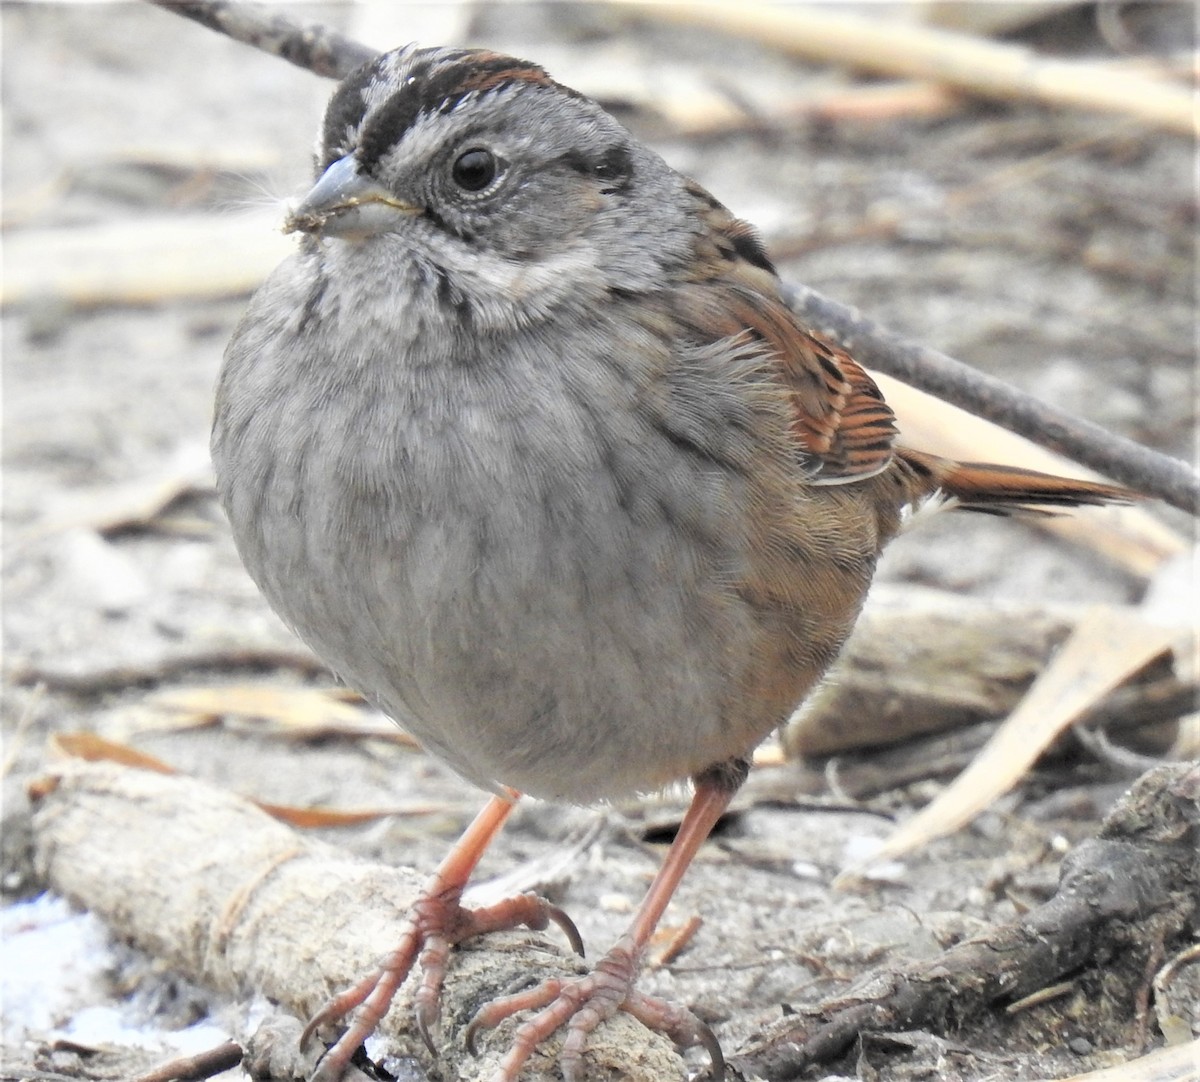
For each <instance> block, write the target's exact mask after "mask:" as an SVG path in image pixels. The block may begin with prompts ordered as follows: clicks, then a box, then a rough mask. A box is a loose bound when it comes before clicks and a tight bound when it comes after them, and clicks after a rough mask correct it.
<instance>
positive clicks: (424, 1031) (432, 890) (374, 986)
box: [301, 789, 583, 1082]
mask: <svg viewBox="0 0 1200 1082" xmlns="http://www.w3.org/2000/svg"><path fill="white" fill-rule="evenodd" d="M519 797H520V794H519V793H517V792H516V791H515V790H511V789H510V790H508V791H507V792H506V793H505V795H504V796H494V797H492V798H491V800H489V801H488V803H487V804H486V805H485V806H484V808H483V810H482V811H480V813H479V814H478V815H477V816H476V817H475V819H474V820H473V821H472V822H471V825H470V826H468V827H467V829H466V831H465V832H464V833H463V836H462V837H461V838H460V839H459V840H458V841H457V842H456V843H455V845H454V847H453V848H452V849H451V850H450V852H449V853H448V854H446V859H445V860H443V861H442V863H441V864H440V865H439V866H438V869H437V871H435V872H434V873H433V875H432V876H431V877H430V879H429V882H428V883H426V885H425V889H424V890H423V891H422V892H421V895H420V896H419V897H418V898H417V900H416V902H414V903H413V907H412V910H411V912H410V914H409V919H408V924H407V927H406V928H405V931H404V934H403V935H402V936H401V938H400V943H399V944H398V945H397V946H396V949H395V950H393V951H392V952H391V953H390V954H388V955H386V956H385V957H384V958H383V960H382V961H381V962H380V963H379V967H378V968H377V969H376V970H375V971H374V972H372V973H370V974H368V975H367V976H366V977H364V978H363V979H362V980H361V981H359V982H358V984H356V985H354V986H353V987H352V988H348V989H346V991H344V992H341V993H339V994H338V995H336V996H334V998H333V999H331V1000H330V1001H329V1002H328V1003H327V1004H326V1005H325V1006H324V1007H323V1008H322V1009H321V1010H320V1011H318V1012H317V1014H316V1015H315V1016H314V1017H313V1019H312V1020H311V1021H310V1022H309V1023H308V1025H307V1026H306V1027H305V1030H304V1033H303V1035H302V1036H301V1043H302V1044H304V1043H306V1042H307V1041H308V1040H309V1038H310V1037H311V1036H312V1035H313V1033H315V1032H316V1030H317V1029H318V1028H320V1027H321V1026H323V1025H325V1024H326V1023H328V1022H333V1021H336V1020H337V1019H339V1018H341V1017H343V1016H344V1015H346V1014H347V1013H349V1012H350V1011H353V1012H354V1014H353V1017H352V1018H351V1019H350V1025H349V1027H348V1028H347V1029H346V1032H345V1033H343V1034H342V1036H341V1037H340V1038H339V1039H338V1041H337V1043H336V1044H335V1045H334V1046H333V1047H332V1048H330V1049H329V1051H328V1052H327V1053H326V1054H325V1055H324V1057H322V1059H321V1061H320V1063H319V1065H318V1067H317V1071H316V1073H315V1074H314V1075H313V1082H337V1079H339V1078H341V1076H342V1073H343V1072H344V1071H345V1069H346V1066H347V1064H349V1062H350V1059H351V1058H352V1057H353V1055H354V1053H355V1052H356V1051H357V1049H358V1047H359V1045H361V1044H362V1043H363V1041H365V1040H366V1039H367V1037H369V1036H370V1035H371V1033H372V1031H373V1030H374V1029H375V1027H376V1026H377V1025H378V1024H379V1023H380V1021H381V1020H382V1019H383V1016H384V1015H385V1014H387V1011H388V1008H389V1007H390V1006H391V1002H392V999H393V998H394V996H395V995H396V992H397V990H398V989H399V988H400V986H401V985H402V984H403V983H404V981H405V979H406V978H407V977H408V974H409V972H410V971H411V970H412V968H413V965H414V963H416V964H417V965H418V966H419V968H420V970H421V983H420V985H419V986H418V988H417V992H416V995H415V997H414V999H415V1011H416V1016H417V1027H418V1028H419V1029H420V1031H421V1036H422V1037H423V1038H424V1040H425V1044H426V1045H427V1046H428V1047H429V1050H430V1052H431V1053H433V1054H435V1055H436V1049H435V1048H434V1043H433V1036H432V1030H433V1027H434V1026H435V1025H436V1024H437V1020H438V1014H439V1007H440V1000H441V991H442V983H443V981H444V979H445V976H446V961H447V958H448V956H449V953H450V948H451V947H452V946H454V944H456V943H461V942H462V941H463V940H464V939H469V938H471V937H472V936H475V935H480V934H482V933H484V932H491V931H497V930H500V929H504V928H516V927H518V926H520V925H526V926H528V927H530V928H533V929H535V930H538V931H540V930H541V929H543V928H545V927H547V925H548V924H549V923H550V922H551V921H553V922H554V923H555V924H557V925H558V926H559V927H560V928H562V929H563V931H564V932H565V933H566V935H567V938H568V939H569V940H570V942H571V946H572V947H573V948H574V949H575V951H576V952H577V953H579V954H582V953H583V944H582V943H581V942H580V938H579V932H578V931H577V930H576V928H575V925H574V923H573V922H572V921H571V919H570V917H568V916H567V915H566V914H565V913H564V912H563V911H562V910H561V909H559V908H558V907H557V906H553V905H551V904H550V903H549V902H547V901H545V900H544V899H542V898H539V897H537V895H534V894H522V895H520V896H519V897H516V898H508V899H506V900H505V901H503V902H500V903H498V904H497V905H493V906H488V907H486V908H483V909H474V910H472V909H464V908H463V907H462V906H461V905H460V900H461V898H462V893H463V889H464V887H465V886H466V884H467V880H468V879H469V878H470V875H471V873H472V872H473V871H474V870H475V866H476V865H477V864H478V863H479V860H480V858H481V857H482V856H483V853H484V851H485V850H486V849H487V847H488V844H489V843H490V842H491V840H492V839H493V838H494V837H495V836H496V834H497V833H498V832H499V830H500V828H501V826H503V825H504V821H505V819H507V818H508V816H509V813H510V812H511V811H512V810H513V807H514V806H515V804H516V801H517V800H518V799H519Z"/></svg>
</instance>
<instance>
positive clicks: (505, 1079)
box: [465, 936, 725, 1082]
mask: <svg viewBox="0 0 1200 1082" xmlns="http://www.w3.org/2000/svg"><path fill="white" fill-rule="evenodd" d="M639 961H640V952H639V951H638V950H637V949H636V948H635V947H634V946H633V941H632V940H631V939H630V938H629V937H628V936H625V937H623V938H622V939H620V940H618V942H617V944H616V946H614V947H613V949H612V950H610V951H609V952H608V953H607V954H606V955H605V956H604V957H603V958H601V959H600V961H599V962H597V963H596V966H595V968H594V969H593V970H592V971H591V972H590V973H588V974H586V975H585V976H582V977H575V978H559V977H554V978H550V979H549V980H545V981H542V982H541V983H540V984H538V985H537V986H535V987H534V988H531V989H528V990H525V991H521V992H516V993H514V994H512V995H507V996H501V997H500V998H498V999H494V1000H492V1002H491V1003H488V1004H487V1005H486V1006H484V1007H483V1008H481V1009H480V1010H479V1012H478V1013H477V1014H476V1015H475V1017H474V1018H473V1019H472V1020H471V1023H470V1025H469V1026H468V1027H467V1031H466V1034H465V1039H466V1043H467V1049H468V1051H470V1052H471V1053H472V1055H474V1054H475V1051H476V1039H477V1038H478V1036H479V1034H480V1032H481V1031H483V1030H486V1029H492V1028H494V1027H495V1026H497V1025H499V1024H500V1023H501V1022H503V1021H504V1020H505V1019H506V1018H511V1017H512V1016H513V1015H514V1014H516V1013H518V1012H519V1011H527V1010H533V1011H537V1013H536V1014H535V1015H534V1016H533V1017H532V1018H530V1019H529V1020H527V1021H526V1022H524V1023H522V1024H521V1025H520V1026H519V1027H518V1028H517V1031H516V1033H515V1034H514V1036H513V1042H512V1046H511V1047H510V1048H509V1050H508V1053H507V1054H506V1055H505V1057H504V1059H503V1060H502V1061H501V1063H500V1066H499V1068H497V1070H496V1073H495V1074H493V1075H492V1077H491V1078H490V1079H489V1082H516V1079H517V1076H518V1075H519V1074H520V1072H521V1068H522V1067H523V1066H524V1065H525V1063H526V1061H527V1060H528V1059H529V1057H530V1056H531V1055H533V1053H534V1051H535V1050H536V1048H537V1046H538V1045H539V1044H541V1043H542V1041H544V1040H546V1038H547V1037H549V1036H550V1035H551V1034H552V1033H554V1032H555V1030H557V1029H558V1028H559V1027H560V1026H563V1025H565V1026H566V1027H567V1033H566V1036H565V1037H564V1038H563V1042H562V1049H561V1050H560V1052H559V1056H558V1064H559V1068H560V1069H561V1070H562V1076H563V1079H564V1080H565V1082H582V1080H583V1079H584V1077H585V1073H584V1067H583V1052H584V1049H585V1047H586V1046H587V1041H588V1037H589V1036H590V1035H591V1034H592V1032H593V1031H594V1030H595V1029H596V1027H597V1026H599V1025H600V1023H601V1022H603V1021H605V1020H606V1019H608V1018H611V1017H612V1016H613V1015H615V1014H616V1013H617V1011H625V1012H627V1013H628V1014H631V1015H633V1017H634V1018H636V1019H637V1020H638V1021H639V1022H641V1023H642V1025H644V1026H645V1027H646V1028H647V1029H650V1030H654V1031H655V1032H658V1033H663V1034H665V1035H666V1036H668V1037H670V1038H671V1040H673V1041H674V1042H675V1044H676V1045H677V1046H678V1047H680V1048H689V1047H692V1046H694V1045H700V1046H703V1047H704V1048H705V1049H706V1051H707V1052H708V1054H709V1057H710V1059H711V1060H712V1070H711V1072H710V1076H709V1077H710V1078H711V1079H713V1080H714V1082H719V1080H720V1079H722V1078H724V1077H725V1060H724V1057H723V1056H722V1054H721V1046H720V1045H719V1044H718V1043H717V1039H716V1037H715V1036H714V1035H713V1032H712V1030H711V1029H709V1028H708V1026H706V1025H705V1024H704V1023H703V1022H701V1021H700V1019H699V1018H697V1017H696V1016H695V1015H694V1014H692V1012H691V1011H689V1010H688V1009H687V1008H686V1007H682V1006H679V1005H678V1004H674V1003H669V1002H667V1001H666V1000H662V999H656V998H654V997H652V996H646V995H643V994H642V993H641V992H638V991H636V990H635V988H634V982H635V981H636V979H637V974H638V968H639Z"/></svg>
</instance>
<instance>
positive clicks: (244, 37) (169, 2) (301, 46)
mask: <svg viewBox="0 0 1200 1082" xmlns="http://www.w3.org/2000/svg"><path fill="white" fill-rule="evenodd" d="M148 2H149V3H152V4H156V5H157V6H159V7H162V8H164V9H165V10H167V11H172V12H175V13H176V14H179V15H184V16H186V17H187V18H190V19H193V20H195V21H196V22H198V23H201V24H202V25H204V26H207V27H209V28H210V29H213V30H217V31H219V32H221V33H223V34H227V35H229V36H231V37H234V38H236V39H237V40H238V41H242V42H245V43H246V44H248V45H253V46H255V47H256V48H259V49H263V50H264V51H266V52H268V53H271V54H272V55H274V56H282V57H284V58H285V59H287V60H290V61H291V62H292V63H293V64H296V65H298V66H299V67H303V68H306V69H308V70H310V71H313V72H316V73H317V74H318V75H327V76H335V77H338V76H342V75H345V74H346V73H347V72H349V71H351V70H352V69H353V68H354V67H356V66H357V65H358V64H360V63H362V62H364V61H365V60H368V59H370V58H371V57H372V56H374V55H375V53H374V52H373V51H372V50H371V49H368V48H367V47H366V46H364V45H361V44H359V43H357V42H354V41H351V40H350V39H349V38H346V37H343V36H342V35H340V34H336V33H334V32H332V31H329V30H326V29H324V28H322V27H320V26H318V25H316V24H311V23H310V24H303V25H302V24H300V23H295V22H292V21H291V20H289V19H287V18H285V17H284V16H281V15H274V14H266V13H263V12H260V11H256V10H255V9H253V8H250V7H246V6H243V5H241V4H234V3H231V2H229V0H184V2H180V0H148ZM784 296H785V298H786V300H787V302H788V304H789V305H791V307H792V310H793V311H795V312H796V314H797V315H799V316H801V317H802V318H804V319H806V320H808V321H810V322H812V323H813V324H815V325H816V326H817V327H819V328H820V329H822V330H824V331H826V332H827V333H829V334H831V335H832V336H833V337H835V338H836V339H838V340H839V341H840V342H842V343H843V344H844V345H845V346H846V347H847V348H848V349H851V350H853V351H855V352H856V355H857V357H858V359H859V360H861V361H863V362H864V363H865V364H866V365H868V367H873V368H876V369H878V370H879V371H880V372H886V373H888V374H889V375H892V376H895V377H896V378H897V379H902V380H904V381H905V382H906V383H911V384H912V385H913V386H914V387H919V388H920V389H921V390H923V391H928V392H929V393H930V394H933V395H936V396H937V397H938V398H943V399H945V400H946V401H947V402H953V403H954V404H955V405H956V406H960V407H961V408H963V409H965V410H967V411H968V412H970V413H974V414H976V415H977V416H980V417H986V418H987V419H988V420H989V421H994V422H995V423H996V424H998V425H1001V426H1002V427H1004V428H1007V429H1009V430H1010V431H1013V432H1016V433H1018V434H1020V435H1022V436H1025V437H1026V438H1027V439H1030V440H1032V441H1033V442H1034V443H1037V444H1040V445H1041V446H1042V447H1048V448H1050V449H1051V450H1053V451H1057V452H1059V453H1060V454H1063V455H1065V456H1067V457H1068V458H1071V459H1073V460H1074V461H1076V462H1079V463H1080V464H1082V465H1084V466H1088V467H1090V468H1091V469H1094V470H1096V471H1098V472H1099V473H1103V474H1106V475H1107V476H1109V477H1111V478H1113V479H1114V480H1116V481H1119V482H1120V483H1121V484H1124V485H1128V486H1129V487H1130V488H1132V489H1135V490H1136V491H1138V492H1141V493H1143V494H1144V495H1147V496H1156V497H1158V498H1159V499H1162V500H1164V501H1165V502H1167V503H1169V504H1171V505H1172V506H1173V507H1177V508H1179V509H1180V510H1183V511H1187V512H1189V513H1190V514H1193V515H1200V476H1198V475H1197V474H1196V472H1195V471H1194V470H1192V469H1191V468H1190V467H1189V466H1188V465H1187V463H1185V462H1182V461H1180V460H1179V459H1175V458H1171V457H1170V456H1169V455H1164V454H1161V453H1160V452H1158V451H1154V450H1151V449H1150V448H1148V447H1144V446H1142V445H1141V444H1138V443H1135V442H1134V441H1132V440H1129V439H1126V438H1124V437H1122V436H1118V435H1115V434H1114V433H1111V432H1108V431H1106V430H1105V429H1104V428H1102V427H1101V426H1100V425H1097V424H1094V423H1092V422H1091V421H1087V420H1084V419H1082V418H1079V417H1075V416H1073V415H1072V414H1070V413H1067V412H1066V411H1064V410H1060V409H1057V408H1055V407H1053V406H1049V405H1046V404H1045V403H1042V402H1039V401H1038V400H1037V399H1035V398H1033V397H1032V396H1030V395H1027V394H1025V393H1024V392H1022V391H1019V390H1017V389H1016V388H1015V387H1011V386H1009V385H1008V384H1006V383H1004V382H1003V381H1002V380H998V379H996V378H995V377H993V376H988V375H985V374H983V373H981V372H978V371H976V370H975V369H973V368H971V367H969V366H968V365H965V364H963V363H962V362H961V361H956V360H954V359H953V358H952V357H948V356H947V355H946V354H944V353H939V352H938V351H937V350H934V349H930V348H928V347H926V346H921V345H919V344H917V343H915V342H911V341H908V340H907V339H904V338H902V337H900V336H898V335H896V334H894V333H892V332H890V331H887V330H885V329H884V328H883V327H881V326H879V324H877V323H875V322H874V321H873V320H870V319H867V318H866V317H864V316H863V315H862V314H861V313H859V312H858V311H856V310H855V309H853V308H850V307H848V306H846V305H843V304H838V303H837V302H836V301H832V300H830V299H828V298H827V297H823V296H822V295H821V294H819V293H817V292H816V291H815V290H812V289H809V288H807V287H805V286H798V285H792V284H789V283H785V284H784Z"/></svg>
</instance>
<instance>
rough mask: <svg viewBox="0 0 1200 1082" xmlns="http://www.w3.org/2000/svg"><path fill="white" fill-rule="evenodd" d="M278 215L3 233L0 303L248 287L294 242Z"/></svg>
mask: <svg viewBox="0 0 1200 1082" xmlns="http://www.w3.org/2000/svg"><path fill="white" fill-rule="evenodd" d="M279 217H280V216H279V214H278V213H274V212H273V213H271V214H270V215H262V214H258V215H253V216H242V215H238V216H230V215H216V214H205V215H180V216H178V217H173V216H168V215H162V216H155V217H152V218H141V219H138V220H136V221H132V220H131V221H124V222H108V223H104V224H103V225H93V226H72V227H70V228H47V229H23V230H17V231H15V232H13V233H11V234H10V235H9V236H8V237H6V238H5V242H4V246H5V253H4V281H3V283H0V305H4V306H6V307H7V306H9V305H14V304H25V303H28V302H30V301H45V300H46V299H54V300H63V301H67V302H69V303H71V304H74V305H80V306H85V307H86V306H98V305H105V304H157V303H160V302H162V301H166V300H177V299H181V298H183V299H192V298H196V297H230V296H239V295H241V294H246V293H250V292H251V291H252V290H254V289H257V288H258V286H259V285H260V284H261V283H262V280H263V279H264V278H266V276H267V275H268V274H269V273H270V272H271V271H272V270H273V269H274V268H275V266H276V264H278V263H279V262H280V261H281V260H282V259H283V258H284V256H286V255H288V254H289V253H290V252H291V251H292V250H293V249H294V248H295V244H294V242H293V241H291V240H289V239H288V238H286V237H284V236H283V235H282V234H281V233H280V232H279Z"/></svg>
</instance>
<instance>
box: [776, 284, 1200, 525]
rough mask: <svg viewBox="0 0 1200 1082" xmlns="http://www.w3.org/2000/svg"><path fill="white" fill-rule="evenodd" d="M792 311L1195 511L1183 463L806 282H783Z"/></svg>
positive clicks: (1197, 495) (857, 349) (1198, 494)
mask: <svg viewBox="0 0 1200 1082" xmlns="http://www.w3.org/2000/svg"><path fill="white" fill-rule="evenodd" d="M784 299H785V300H786V301H787V303H788V305H789V307H791V309H792V311H794V312H795V313H796V314H797V315H798V316H800V317H801V318H803V319H804V320H806V321H807V322H809V323H810V324H812V325H813V326H814V327H816V328H817V329H818V330H821V331H824V332H825V333H826V334H829V335H831V336H832V337H834V338H836V339H837V340H838V341H839V342H841V343H842V344H843V345H844V346H845V347H846V349H848V350H849V351H850V352H851V353H853V354H854V356H855V357H856V359H857V360H859V361H861V362H862V363H863V364H865V365H866V366H867V367H868V368H876V369H878V370H879V371H880V372H886V373H887V374H888V375H890V376H895V377H896V378H897V379H901V380H904V382H905V383H911V384H912V385H913V386H914V387H919V388H920V389H921V390H923V391H928V392H929V393H930V394H932V395H935V396H936V397H938V398H942V399H945V400H946V401H947V402H953V403H954V405H956V406H959V407H961V408H962V409H965V410H967V411H968V412H969V413H973V414H975V415H976V416H978V417H985V418H987V420H989V421H994V422H995V423H996V424H998V425H1000V426H1001V427H1002V428H1007V429H1008V430H1009V431H1010V432H1016V433H1017V434H1018V435H1021V436H1024V437H1025V438H1026V439H1029V440H1032V441H1033V442H1034V443H1037V444H1039V445H1040V446H1042V447H1046V448H1048V449H1049V450H1051V451H1057V452H1058V453H1059V454H1062V455H1065V456H1066V457H1068V458H1070V459H1073V460H1074V461H1076V462H1078V463H1080V464H1081V465H1084V466H1087V467H1089V468H1091V469H1093V470H1096V471H1097V472H1099V473H1103V474H1106V475H1107V476H1109V477H1111V478H1113V479H1114V480H1116V481H1119V482H1121V484H1123V485H1128V486H1129V487H1130V488H1132V489H1135V490H1136V491H1138V492H1141V493H1144V494H1145V495H1147V496H1157V497H1159V498H1160V499H1162V500H1165V501H1166V502H1167V503H1169V504H1171V506H1172V507H1178V508H1179V509H1180V510H1182V511H1188V512H1190V513H1191V514H1193V515H1196V514H1200V476H1198V475H1197V474H1196V472H1195V471H1194V470H1192V469H1191V468H1190V467H1189V466H1188V464H1187V463H1186V462H1183V461H1181V460H1179V459H1177V458H1171V457H1170V456H1169V455H1164V454H1162V453H1161V452H1159V451H1154V450H1152V449H1151V448H1149V447H1144V446H1143V445H1142V444H1140V443H1135V442H1134V441H1133V440H1130V439H1126V438H1125V437H1124V436H1119V435H1117V434H1116V433H1114V432H1109V431H1108V430H1107V429H1105V428H1102V427H1101V426H1100V425H1098V424H1095V423H1094V422H1092V421H1088V420H1085V419H1084V418H1082V417H1076V416H1075V415H1074V414H1071V413H1068V412H1067V411H1066V410H1061V409H1059V408H1057V407H1056V406H1051V405H1049V404H1048V403H1045V402H1041V401H1039V400H1038V399H1036V398H1034V397H1033V396H1032V395H1028V394H1025V393H1024V392H1023V391H1019V390H1017V389H1016V388H1015V387H1012V386H1010V385H1009V384H1007V383H1005V382H1004V381H1003V380H999V379H997V378H996V377H995V376H989V375H987V374H986V373H984V372H980V371H978V370H976V369H974V368H971V367H970V366H969V365H966V364H963V362H962V361H956V360H955V359H954V358H953V357H949V356H947V355H946V354H945V353H941V352H939V351H938V350H936V349H931V348H930V347H929V346H923V345H921V344H920V343H918V342H913V341H911V340H910V339H907V338H904V337H902V336H901V335H898V334H896V333H894V332H892V331H889V330H886V329H885V328H883V327H881V326H880V325H879V324H878V323H876V322H875V321H874V320H872V319H870V318H868V317H866V316H864V315H863V314H862V313H861V312H859V311H858V310H857V309H855V308H851V307H850V306H848V305H845V304H839V303H838V302H837V301H834V300H830V299H829V298H828V297H824V296H822V295H821V294H820V293H818V292H817V291H816V290H814V289H809V288H808V287H807V286H800V285H794V284H792V283H784Z"/></svg>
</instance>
